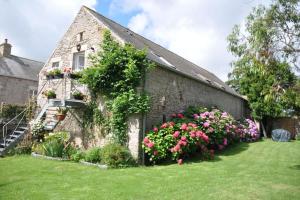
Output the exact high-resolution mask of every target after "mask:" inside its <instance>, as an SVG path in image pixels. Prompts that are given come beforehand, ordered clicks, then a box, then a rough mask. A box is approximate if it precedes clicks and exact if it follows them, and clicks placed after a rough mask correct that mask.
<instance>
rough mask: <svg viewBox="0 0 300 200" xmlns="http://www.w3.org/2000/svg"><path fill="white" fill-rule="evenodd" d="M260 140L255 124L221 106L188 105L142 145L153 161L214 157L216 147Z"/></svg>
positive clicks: (154, 130)
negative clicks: (223, 110)
mask: <svg viewBox="0 0 300 200" xmlns="http://www.w3.org/2000/svg"><path fill="white" fill-rule="evenodd" d="M257 139H259V134H258V129H257V127H256V126H255V123H254V122H253V121H252V120H250V119H246V120H243V121H236V120H235V119H234V118H233V117H232V116H231V115H229V114H228V113H226V112H222V111H220V110H218V109H211V110H208V109H206V108H193V107H191V108H189V109H188V110H187V111H186V112H185V113H178V114H173V115H172V116H171V120H170V121H168V122H166V123H163V124H162V125H160V126H158V127H154V128H153V130H151V131H149V132H148V133H147V135H146V137H145V138H144V141H143V148H144V150H145V153H146V154H147V155H148V157H149V160H150V162H152V163H155V162H158V161H163V160H167V159H170V158H171V159H173V160H177V162H178V164H182V162H183V159H184V158H186V157H188V156H191V155H193V154H198V155H201V157H202V158H203V159H213V157H214V153H215V151H216V150H218V151H219V150H223V149H224V148H226V147H227V146H229V145H231V144H233V143H237V142H240V141H247V142H248V141H256V140H257Z"/></svg>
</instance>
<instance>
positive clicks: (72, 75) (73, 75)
mask: <svg viewBox="0 0 300 200" xmlns="http://www.w3.org/2000/svg"><path fill="white" fill-rule="evenodd" d="M81 77H82V73H81V72H80V71H77V72H76V71H75V72H71V73H70V78H72V79H79V78H81Z"/></svg>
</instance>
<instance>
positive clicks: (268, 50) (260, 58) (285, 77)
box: [227, 0, 300, 119]
mask: <svg viewBox="0 0 300 200" xmlns="http://www.w3.org/2000/svg"><path fill="white" fill-rule="evenodd" d="M299 2H300V1H299V0H274V1H273V3H272V4H271V5H270V6H269V7H265V6H258V7H256V8H254V9H253V10H252V12H251V13H250V15H249V16H248V17H247V18H246V23H245V24H244V26H243V29H241V26H237V25H236V26H234V28H233V30H232V33H231V34H230V35H229V36H228V38H227V39H228V42H229V45H228V48H229V51H230V52H231V53H232V54H233V55H234V56H235V57H236V60H235V61H233V62H232V67H233V70H232V72H231V73H230V74H229V80H228V84H229V85H230V86H232V87H233V88H235V89H236V90H237V91H239V92H240V93H241V94H243V95H246V96H247V98H248V100H249V103H250V107H251V109H252V115H253V117H255V118H257V119H261V118H263V117H266V116H272V117H277V116H282V115H287V114H289V113H290V112H298V113H299V110H300V109H299V108H300V93H299V77H297V76H296V75H295V73H297V72H299V55H300V3H299Z"/></svg>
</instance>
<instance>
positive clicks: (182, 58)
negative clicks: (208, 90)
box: [83, 6, 223, 82]
mask: <svg viewBox="0 0 300 200" xmlns="http://www.w3.org/2000/svg"><path fill="white" fill-rule="evenodd" d="M83 7H84V8H87V9H88V10H89V11H92V12H93V13H95V14H97V15H100V16H101V17H103V18H105V19H106V20H109V21H111V22H113V23H114V24H116V25H118V26H121V27H123V28H124V29H127V30H129V31H131V32H132V33H134V34H135V35H137V36H138V37H142V38H143V39H145V40H147V41H149V42H152V43H153V44H155V45H157V46H159V47H160V48H162V49H164V50H167V51H168V52H170V53H172V54H173V55H176V56H178V57H179V58H180V59H181V60H184V61H187V62H189V63H191V64H192V65H194V66H195V67H199V68H201V69H203V70H205V71H206V72H207V73H209V74H210V75H212V76H214V77H215V78H217V79H219V77H217V76H216V75H215V74H214V73H212V72H210V71H208V70H207V69H205V68H203V67H201V66H199V65H197V64H196V63H194V62H192V61H190V60H188V59H186V58H184V57H182V56H181V55H178V54H177V53H175V52H173V51H171V50H169V49H167V48H166V47H164V46H162V45H160V44H158V43H156V42H154V41H152V40H150V39H148V38H146V37H144V36H143V35H140V34H138V33H136V32H135V31H133V30H131V29H129V28H128V27H125V26H123V25H122V24H119V23H118V22H116V21H114V20H112V19H110V18H108V17H106V16H104V15H102V14H101V13H99V12H97V11H95V10H93V9H91V8H89V7H87V6H83ZM108 26H109V25H108ZM143 43H144V42H143ZM144 44H145V43H144ZM145 46H148V45H147V44H145ZM170 62H172V61H170ZM219 80H220V79H219ZM220 81H221V82H223V81H222V80H220Z"/></svg>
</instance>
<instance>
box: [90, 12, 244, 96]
mask: <svg viewBox="0 0 300 200" xmlns="http://www.w3.org/2000/svg"><path fill="white" fill-rule="evenodd" d="M85 8H87V10H89V11H90V13H91V14H92V15H93V16H94V17H96V18H97V19H98V20H99V21H101V22H102V23H104V24H105V25H106V26H107V27H108V28H109V29H111V30H112V31H113V32H114V33H115V34H117V35H118V36H119V37H120V38H122V39H123V40H124V41H125V42H128V43H131V44H132V45H134V46H135V47H136V48H138V49H143V48H147V49H148V58H149V59H150V60H152V61H154V62H156V63H158V64H160V65H161V66H163V67H165V68H167V69H170V70H172V71H174V72H177V73H181V74H184V75H186V76H188V77H191V78H193V79H196V80H198V81H201V82H203V83H205V84H207V85H210V86H213V87H216V88H218V89H220V90H223V91H225V92H228V93H230V94H233V95H235V96H238V97H240V98H243V97H242V96H241V95H239V94H238V93H237V92H236V91H235V90H233V89H232V88H231V87H229V86H228V85H227V84H225V83H224V82H223V81H222V80H220V79H219V78H218V77H217V76H216V75H214V74H213V73H211V72H209V71H207V70H205V69H203V68H201V67H199V66H197V65H196V64H194V63H192V62H190V61H188V60H186V59H184V58H182V57H181V56H179V55H177V54H175V53H173V52H171V51H169V50H168V49H166V48H164V47H162V46H160V45H158V44H156V43H154V42H152V41H150V40H148V39H146V38H145V37H143V36H141V35H139V34H137V33H135V32H133V31H131V30H129V29H128V28H126V27H123V26H122V25H120V24H118V23H116V22H114V21H113V20H111V19H108V18H106V17H104V16H103V15H101V14H99V13H97V12H96V11H94V10H92V9H90V8H88V7H85Z"/></svg>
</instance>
